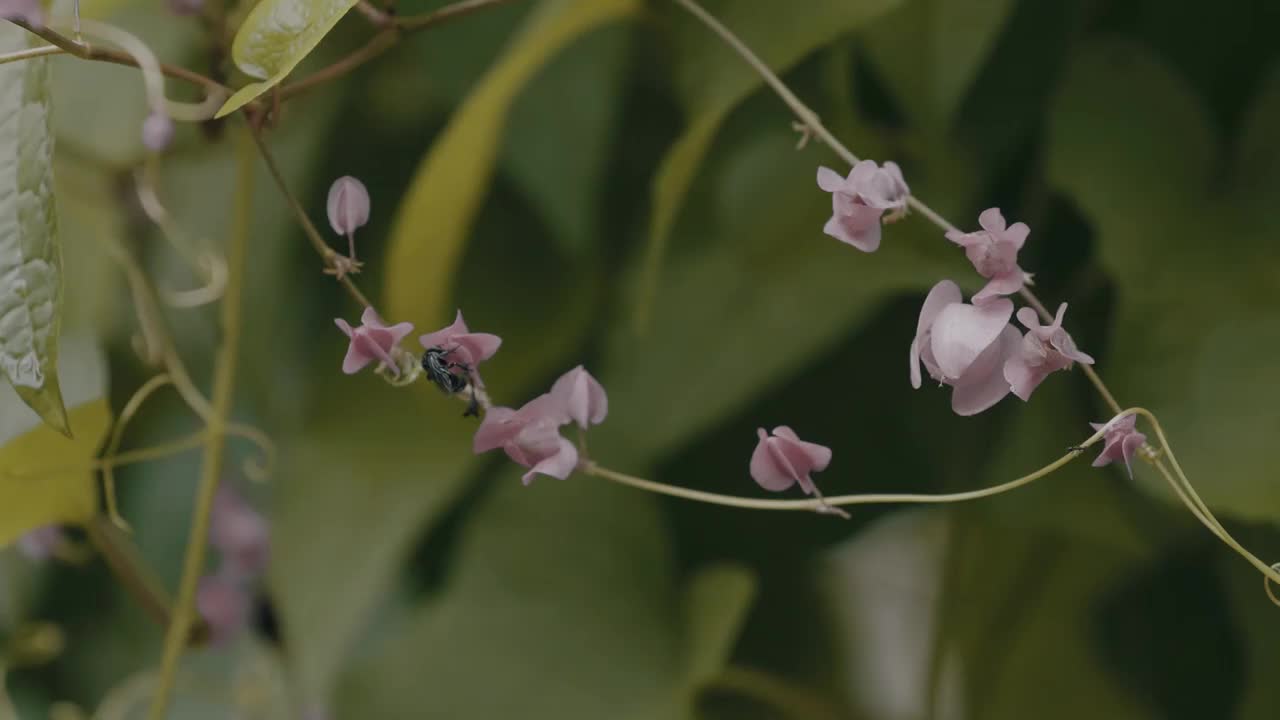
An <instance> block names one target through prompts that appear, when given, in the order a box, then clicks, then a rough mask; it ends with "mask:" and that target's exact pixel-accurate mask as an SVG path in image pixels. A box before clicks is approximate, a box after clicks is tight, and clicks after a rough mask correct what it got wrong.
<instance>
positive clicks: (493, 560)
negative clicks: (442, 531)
mask: <svg viewBox="0 0 1280 720" xmlns="http://www.w3.org/2000/svg"><path fill="white" fill-rule="evenodd" d="M498 482H500V483H501V485H500V486H499V487H498V488H495V489H494V491H493V493H492V494H491V495H490V496H489V497H487V498H486V500H485V501H484V504H483V505H482V507H480V508H479V509H478V510H477V511H476V512H475V513H474V514H473V515H472V516H471V518H470V520H469V522H468V525H467V528H466V529H465V530H464V532H463V537H462V538H461V539H460V545H459V548H458V551H457V552H458V557H457V558H456V559H455V560H453V561H452V562H451V567H453V568H454V571H453V577H451V578H449V579H448V581H447V584H446V586H445V589H444V590H443V591H442V594H441V595H440V596H439V597H438V598H436V599H434V600H433V601H430V602H428V603H427V604H426V605H424V606H423V607H422V608H420V609H419V610H418V611H417V612H416V614H415V615H414V616H413V617H412V618H411V620H410V621H409V622H408V623H407V625H406V627H404V628H403V629H402V630H401V632H399V633H395V634H389V640H388V642H387V643H386V647H384V648H382V650H381V652H379V653H377V654H376V655H374V656H371V659H370V660H369V662H368V664H367V665H364V666H362V667H360V668H358V670H357V671H356V672H355V673H354V674H353V675H352V676H351V677H350V678H349V682H348V683H347V684H346V685H345V686H344V688H343V690H344V692H343V693H342V695H341V696H340V699H339V704H338V712H339V714H340V715H342V716H347V715H352V714H356V715H361V716H368V717H412V716H415V715H421V714H422V713H423V712H424V711H427V710H426V709H429V714H431V715H432V716H439V717H448V718H457V720H468V719H470V718H476V719H477V720H479V719H482V718H483V719H486V720H487V719H488V718H501V717H517V716H518V717H521V718H526V720H543V719H546V720H553V719H554V720H578V719H579V718H581V719H582V720H587V719H589V718H590V719H595V718H605V717H608V718H634V719H635V720H641V719H642V718H643V719H644V720H659V719H663V718H685V717H688V713H689V712H690V701H691V697H690V690H691V687H690V682H689V680H690V677H691V676H690V675H689V673H690V672H693V673H695V675H694V676H693V677H696V676H700V675H704V674H705V673H706V672H707V671H709V670H710V669H711V667H712V666H713V665H715V664H716V660H717V656H719V657H723V654H724V652H725V650H724V648H725V647H727V645H728V642H727V641H728V639H729V638H730V637H731V636H733V635H734V634H735V633H736V628H735V627H733V625H735V624H736V623H733V622H732V618H733V616H739V617H740V616H741V614H742V608H743V607H744V605H745V602H746V601H745V599H744V595H749V594H750V585H751V583H750V581H748V580H745V579H744V578H743V577H742V576H741V575H740V573H741V571H726V570H724V569H719V570H716V571H713V572H714V573H715V575H713V576H712V577H710V578H704V579H702V580H695V581H694V588H695V590H694V591H693V595H692V598H691V597H690V596H689V595H686V594H685V593H683V592H681V590H680V588H678V587H677V584H676V582H675V577H674V568H673V566H672V558H671V557H670V554H669V549H668V547H667V544H666V542H665V540H664V537H665V533H664V528H663V524H662V522H661V520H660V518H659V516H658V513H657V511H656V510H657V507H656V501H655V500H654V499H653V498H652V497H646V496H644V495H640V494H637V493H635V492H633V491H631V490H629V489H626V488H621V487H618V486H614V485H608V484H601V483H598V482H593V481H591V480H587V479H584V478H578V479H574V480H571V481H569V482H564V483H561V482H557V481H554V480H551V481H546V482H543V481H542V480H539V481H537V482H536V483H535V484H534V485H533V486H532V487H529V488H525V487H522V486H521V485H520V483H519V481H518V480H517V479H516V475H515V473H513V472H504V473H503V474H502V476H501V477H500V478H499V479H498ZM682 603H684V604H685V607H686V608H687V610H686V612H681V609H680V608H681V604H682ZM709 616H715V617H710V618H709ZM726 618H727V619H726ZM708 619H710V620H712V621H714V622H713V623H712V626H710V627H704V628H693V627H688V626H686V622H689V621H692V622H706V621H708ZM685 637H691V638H694V640H692V641H690V642H689V643H688V644H687V645H686V644H685V643H684V642H683V641H682V638H685Z"/></svg>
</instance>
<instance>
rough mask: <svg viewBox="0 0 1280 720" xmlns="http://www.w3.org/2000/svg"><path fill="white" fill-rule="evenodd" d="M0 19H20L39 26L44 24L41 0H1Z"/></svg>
mask: <svg viewBox="0 0 1280 720" xmlns="http://www.w3.org/2000/svg"><path fill="white" fill-rule="evenodd" d="M0 19H4V20H20V21H22V22H25V23H26V24H28V25H30V26H31V27H34V28H38V27H41V26H42V25H44V12H43V10H41V8H40V0H0Z"/></svg>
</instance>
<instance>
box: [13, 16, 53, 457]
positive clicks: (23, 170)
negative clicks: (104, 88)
mask: <svg viewBox="0 0 1280 720" xmlns="http://www.w3.org/2000/svg"><path fill="white" fill-rule="evenodd" d="M30 37H34V36H33V35H30V34H29V33H26V32H24V31H23V30H21V29H20V28H18V27H16V26H14V25H11V24H9V23H5V24H4V25H3V26H0V52H4V51H8V50H22V49H25V48H27V47H29V46H30V40H29V39H28V38H30ZM61 316H62V249H61V246H59V244H58V218H57V211H56V209H55V204H54V196H53V130H52V124H51V123H50V120H49V64H48V59H47V58H35V59H32V60H27V61H24V62H20V63H7V64H5V65H0V374H3V375H4V377H5V378H6V379H7V380H8V381H9V383H10V384H11V385H13V387H14V389H15V390H17V391H18V396H19V397H21V398H22V401H23V402H25V403H26V404H27V405H28V406H29V407H30V408H31V409H32V410H35V411H36V413H37V414H39V415H40V417H41V419H43V420H44V421H45V422H46V423H48V424H49V425H50V426H52V427H54V428H56V429H58V430H59V431H60V432H63V433H67V432H69V430H68V427H67V410H66V407H65V406H64V405H63V401H62V391H61V389H60V387H59V385H58V372H57V367H58V326H59V324H60V321H61Z"/></svg>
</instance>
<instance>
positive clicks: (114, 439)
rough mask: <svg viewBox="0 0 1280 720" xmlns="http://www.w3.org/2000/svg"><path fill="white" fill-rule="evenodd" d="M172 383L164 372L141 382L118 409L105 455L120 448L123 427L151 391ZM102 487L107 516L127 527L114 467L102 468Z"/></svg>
mask: <svg viewBox="0 0 1280 720" xmlns="http://www.w3.org/2000/svg"><path fill="white" fill-rule="evenodd" d="M171 383H173V379H172V378H170V377H169V376H168V375H167V374H165V373H160V374H159V375H156V376H155V377H153V378H151V379H150V380H148V381H146V382H145V383H143V384H142V387H139V388H138V389H137V391H135V392H134V393H133V396H132V397H130V398H129V401H128V402H126V403H125V404H124V408H123V409H122V410H121V411H120V417H119V418H117V419H116V422H115V424H114V425H113V426H112V428H111V437H110V439H108V440H107V447H106V449H105V450H104V451H103V454H104V455H106V456H111V455H115V454H116V451H117V450H119V449H120V441H121V440H123V439H124V431H125V428H127V427H129V421H130V420H132V419H133V416H134V415H136V414H137V413H138V409H139V408H141V407H142V404H143V403H144V402H146V401H147V398H149V397H151V395H152V393H154V392H155V391H157V390H159V389H160V388H162V387H164V386H165V385H169V384H171ZM102 487H103V495H105V496H106V500H107V518H108V519H109V520H110V521H111V522H113V523H115V524H116V525H117V526H118V527H120V528H121V529H124V530H127V529H129V523H127V522H125V520H124V518H123V517H121V516H120V508H119V506H118V505H117V504H116V475H115V471H114V469H113V468H112V467H111V466H110V465H107V466H104V467H103V468H102Z"/></svg>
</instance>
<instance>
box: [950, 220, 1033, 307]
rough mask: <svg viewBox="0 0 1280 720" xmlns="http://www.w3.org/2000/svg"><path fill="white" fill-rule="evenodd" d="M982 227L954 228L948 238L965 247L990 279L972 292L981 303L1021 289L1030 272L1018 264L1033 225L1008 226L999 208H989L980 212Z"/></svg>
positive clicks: (969, 256) (967, 252)
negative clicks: (968, 231) (975, 291)
mask: <svg viewBox="0 0 1280 720" xmlns="http://www.w3.org/2000/svg"><path fill="white" fill-rule="evenodd" d="M978 224H979V225H981V226H982V230H979V231H978V232H972V233H962V232H959V231H951V232H948V233H947V239H948V240H950V241H951V242H953V243H955V244H957V245H959V246H961V247H963V248H964V254H965V256H966V257H968V258H969V262H971V263H973V268H974V269H975V270H977V271H978V274H979V275H981V276H982V277H984V278H986V279H987V281H988V282H987V285H986V287H984V288H982V289H981V290H979V291H978V293H977V294H976V295H974V296H973V302H975V303H982V302H985V301H987V300H988V299H990V298H994V297H999V296H1001V295H1012V294H1013V293H1016V292H1018V291H1019V290H1021V289H1022V285H1023V283H1025V282H1027V281H1028V280H1030V279H1031V275H1030V274H1028V273H1025V272H1023V271H1022V268H1020V267H1018V251H1019V250H1021V249H1022V245H1023V243H1025V242H1026V241H1027V235H1028V234H1029V233H1030V232H1031V228H1029V227H1027V224H1026V223H1020V222H1019V223H1014V224H1012V225H1009V226H1008V227H1006V226H1005V221H1004V216H1003V215H1001V214H1000V209H999V208H988V209H986V210H984V211H983V212H982V214H981V215H979V216H978Z"/></svg>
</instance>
